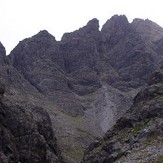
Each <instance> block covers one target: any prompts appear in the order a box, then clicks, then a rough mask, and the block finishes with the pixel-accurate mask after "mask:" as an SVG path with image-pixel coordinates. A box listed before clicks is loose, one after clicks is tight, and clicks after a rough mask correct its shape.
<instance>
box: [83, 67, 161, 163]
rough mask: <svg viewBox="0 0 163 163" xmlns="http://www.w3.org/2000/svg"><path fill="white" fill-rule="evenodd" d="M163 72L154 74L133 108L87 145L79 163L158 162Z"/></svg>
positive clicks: (136, 98) (159, 157) (136, 99)
mask: <svg viewBox="0 0 163 163" xmlns="http://www.w3.org/2000/svg"><path fill="white" fill-rule="evenodd" d="M162 76H163V70H160V71H159V72H156V73H154V75H153V76H152V78H151V81H150V85H149V86H148V87H146V88H144V89H142V90H141V91H140V92H139V93H138V95H137V96H136V97H135V99H134V104H133V106H132V107H131V109H129V110H128V111H127V113H126V114H125V116H123V117H121V118H120V119H119V120H118V121H117V123H116V125H115V126H114V127H113V128H112V129H111V130H110V131H108V132H107V133H106V134H105V136H104V137H103V139H101V140H100V141H97V142H95V143H94V144H92V145H90V147H89V148H88V149H87V151H86V153H85V157H84V161H83V162H87V163H89V162H91V163H93V162H96V163H98V162H99V163H105V162H117V163H128V162H132V163H136V162H151V163H154V162H159V160H161V159H162V156H163V155H162V152H163V144H162V142H163V139H162V134H163V133H162V126H163V124H162V120H163V109H162V103H163V99H162V93H163V92H162V90H163V83H162V82H163V80H162Z"/></svg>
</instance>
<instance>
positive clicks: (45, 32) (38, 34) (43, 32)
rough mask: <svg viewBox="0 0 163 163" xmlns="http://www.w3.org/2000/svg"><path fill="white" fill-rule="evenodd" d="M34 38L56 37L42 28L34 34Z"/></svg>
mask: <svg viewBox="0 0 163 163" xmlns="http://www.w3.org/2000/svg"><path fill="white" fill-rule="evenodd" d="M33 38H37V39H45V38H46V39H53V40H55V37H54V36H53V35H51V34H50V33H49V32H48V31H47V30H41V31H40V32H39V33H37V34H36V35H34V36H33Z"/></svg>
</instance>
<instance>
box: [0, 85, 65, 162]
mask: <svg viewBox="0 0 163 163" xmlns="http://www.w3.org/2000/svg"><path fill="white" fill-rule="evenodd" d="M2 90H3V86H2V85H1V92H2ZM4 92H5V91H4ZM4 92H3V93H4ZM2 96H3V95H2V93H1V97H0V162H1V163H7V162H10V163H16V162H24V163H25V162H32V163H41V162H42V163H60V162H62V159H61V156H60V152H59V149H58V147H57V143H56V138H55V136H54V132H53V129H52V125H51V121H50V118H49V115H48V114H47V112H46V111H45V110H44V109H43V108H40V107H35V106H29V105H28V107H25V106H21V105H19V104H16V103H15V104H14V103H13V101H9V100H8V99H6V98H5V97H2Z"/></svg>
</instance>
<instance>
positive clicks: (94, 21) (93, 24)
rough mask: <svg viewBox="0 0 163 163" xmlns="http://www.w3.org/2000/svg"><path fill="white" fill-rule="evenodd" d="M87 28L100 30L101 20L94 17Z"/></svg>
mask: <svg viewBox="0 0 163 163" xmlns="http://www.w3.org/2000/svg"><path fill="white" fill-rule="evenodd" d="M86 27H87V28H89V29H91V30H95V31H98V30H99V20H98V19H96V18H94V19H92V20H90V21H89V22H88V23H87V25H86Z"/></svg>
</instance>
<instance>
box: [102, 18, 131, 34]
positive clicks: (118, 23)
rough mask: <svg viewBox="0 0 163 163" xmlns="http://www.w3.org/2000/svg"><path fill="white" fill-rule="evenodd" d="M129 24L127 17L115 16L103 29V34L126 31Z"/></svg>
mask: <svg viewBox="0 0 163 163" xmlns="http://www.w3.org/2000/svg"><path fill="white" fill-rule="evenodd" d="M128 24H129V22H128V19H127V17H126V16H125V15H120V16H119V15H114V16H113V17H111V19H109V20H108V21H107V22H106V23H105V24H104V25H103V27H102V30H101V31H102V32H103V33H108V32H116V31H118V30H124V29H125V28H126V26H128Z"/></svg>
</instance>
